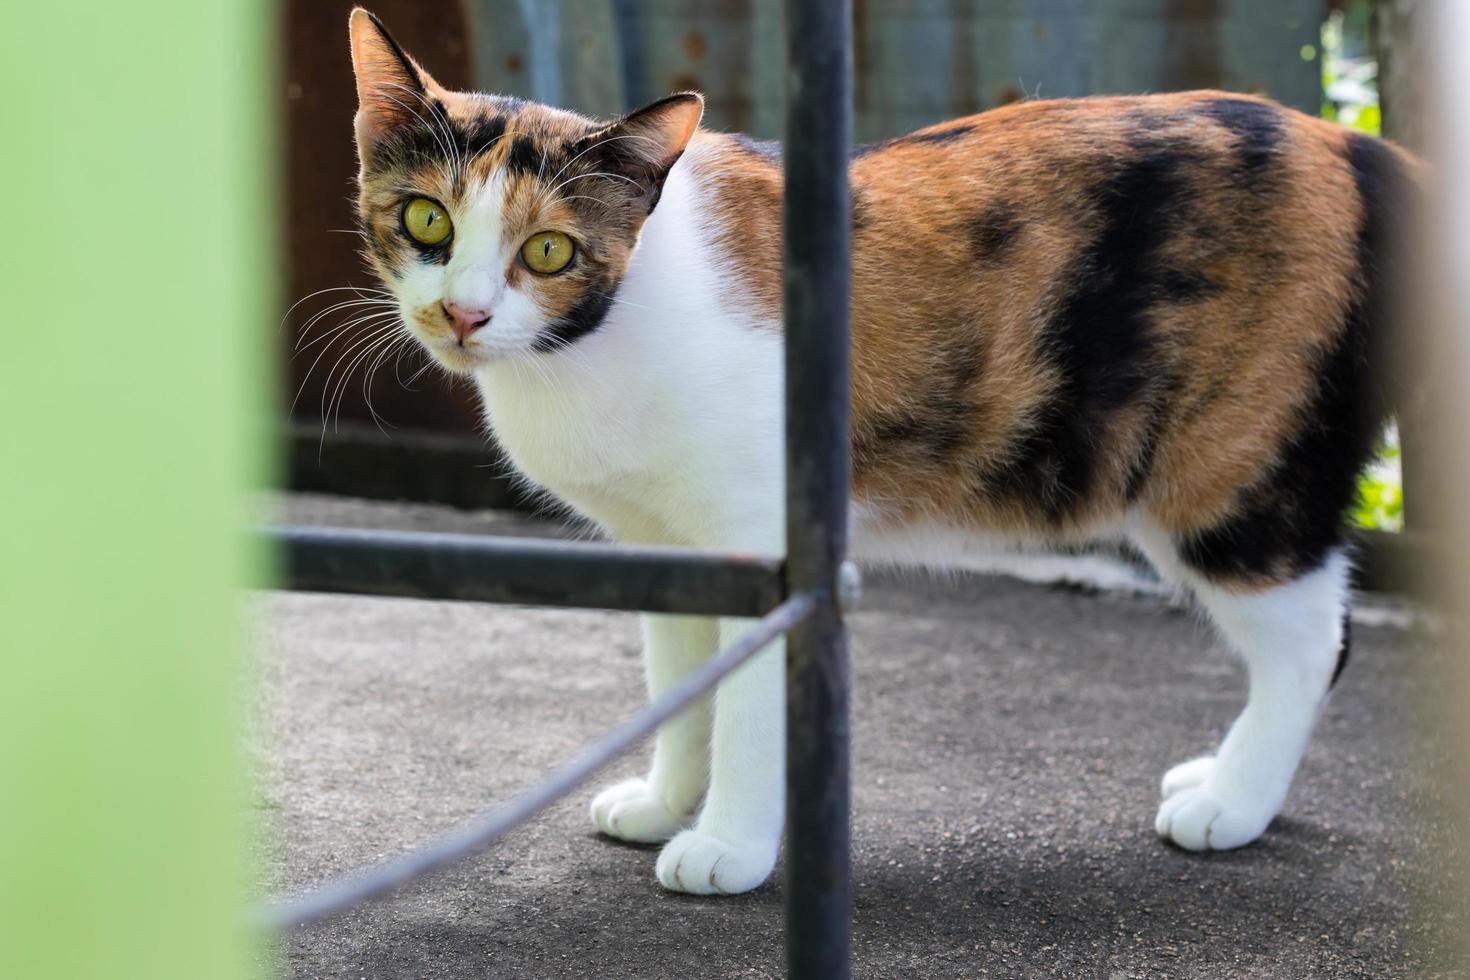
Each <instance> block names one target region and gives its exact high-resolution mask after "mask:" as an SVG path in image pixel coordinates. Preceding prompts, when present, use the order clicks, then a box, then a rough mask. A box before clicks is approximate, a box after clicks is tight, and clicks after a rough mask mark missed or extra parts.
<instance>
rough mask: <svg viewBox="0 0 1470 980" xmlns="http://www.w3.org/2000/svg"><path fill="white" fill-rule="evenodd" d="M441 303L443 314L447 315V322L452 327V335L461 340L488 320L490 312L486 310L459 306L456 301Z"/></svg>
mask: <svg viewBox="0 0 1470 980" xmlns="http://www.w3.org/2000/svg"><path fill="white" fill-rule="evenodd" d="M442 305H443V306H444V315H445V316H447V317H449V323H450V325H451V326H452V327H453V328H454V335H455V336H456V337H458V338H459V339H460V340H461V341H463V340H464V339H465V338H466V337H468V336H469V335H470V334H472V333H474V332H475V331H476V330H478V329H479V328H480V327H483V326H484V325H485V324H487V323H489V322H490V313H489V311H488V310H479V309H474V308H472V307H468V306H460V305H459V304H457V303H447V302H446V303H444V304H442Z"/></svg>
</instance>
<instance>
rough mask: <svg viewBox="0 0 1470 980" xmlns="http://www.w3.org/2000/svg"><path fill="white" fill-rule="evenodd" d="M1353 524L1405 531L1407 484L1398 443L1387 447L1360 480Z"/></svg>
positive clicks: (1378, 529)
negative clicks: (1405, 485) (1405, 488)
mask: <svg viewBox="0 0 1470 980" xmlns="http://www.w3.org/2000/svg"><path fill="white" fill-rule="evenodd" d="M1353 523H1354V524H1356V525H1357V526H1358V527H1366V528H1371V529H1373V530H1377V531H1401V530H1403V527H1404V486H1403V479H1402V477H1401V475H1400V472H1399V448H1398V447H1397V446H1394V445H1388V446H1385V447H1384V449H1383V451H1382V453H1381V454H1380V455H1379V457H1378V461H1377V462H1376V463H1374V465H1373V466H1372V467H1371V468H1370V469H1369V470H1368V472H1366V473H1364V474H1363V477H1362V479H1361V480H1359V481H1358V499H1357V503H1356V504H1355V505H1354V507H1353Z"/></svg>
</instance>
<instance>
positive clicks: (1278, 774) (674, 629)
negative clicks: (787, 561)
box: [395, 146, 1346, 893]
mask: <svg viewBox="0 0 1470 980" xmlns="http://www.w3.org/2000/svg"><path fill="white" fill-rule="evenodd" d="M698 152H699V150H698V148H697V146H696V148H694V149H691V151H690V153H691V154H696V153H698ZM502 193H503V188H502V187H501V186H500V185H499V182H498V181H496V182H492V183H491V184H490V185H488V186H486V187H485V188H483V189H481V191H480V192H479V194H478V195H477V196H476V197H475V199H474V200H473V201H472V202H471V204H470V205H469V206H468V207H467V208H466V210H465V213H462V214H456V215H454V219H455V227H456V239H455V248H454V253H453V256H452V258H451V260H450V262H449V264H448V266H447V267H442V268H441V267H438V266H431V265H428V264H425V265H424V267H423V268H422V269H419V270H415V271H414V273H413V274H412V275H411V277H410V278H409V280H408V281H406V282H400V283H397V284H395V285H396V286H397V288H398V291H399V296H400V300H401V302H402V305H403V307H404V310H405V318H406V319H407V321H408V322H409V323H410V324H415V323H419V322H420V321H418V320H416V319H415V317H416V316H423V315H432V314H433V311H435V310H436V309H437V304H438V303H439V302H440V301H441V300H451V301H453V302H456V303H459V304H461V305H467V306H474V307H476V308H481V309H487V310H489V311H491V313H492V321H491V323H490V324H489V325H487V326H486V327H485V328H482V329H481V330H479V331H477V332H476V333H474V334H472V335H471V337H470V340H469V341H468V342H466V344H464V345H463V347H461V346H459V345H458V344H455V343H454V342H453V340H452V338H446V337H445V336H444V335H443V332H442V331H440V333H439V335H438V336H434V335H432V334H431V333H430V332H426V331H424V330H423V329H418V330H416V333H418V334H419V338H420V340H421V341H423V342H424V343H425V345H426V346H427V347H428V348H429V349H430V351H431V352H433V353H434V354H435V355H436V356H438V357H440V358H441V360H443V361H444V363H446V364H447V365H449V366H450V367H452V368H455V369H457V370H461V371H465V370H468V371H469V372H470V373H472V375H473V377H474V379H475V381H476V384H477V386H478V388H479V391H480V394H481V395H482V398H483V401H484V407H485V414H486V418H487V420H488V422H489V424H490V426H491V427H492V428H493V430H494V432H495V435H496V437H497V438H498V440H499V441H500V443H501V445H502V446H503V447H504V449H505V450H506V452H507V453H508V454H509V456H510V458H511V459H512V460H513V461H514V463H515V465H516V466H517V467H518V468H519V470H520V471H521V472H522V473H523V474H524V475H525V476H526V477H527V478H528V479H529V480H531V481H533V482H535V483H536V484H537V485H539V486H541V487H543V488H545V489H547V490H549V491H550V492H551V493H553V494H554V495H556V496H557V497H559V498H560V499H562V500H563V501H565V502H567V503H569V504H570V505H571V506H573V507H574V508H575V509H576V510H578V511H580V512H581V513H582V514H583V515H585V516H587V517H589V518H591V519H592V520H594V521H596V522H597V523H599V524H600V525H601V526H602V527H603V528H605V529H606V530H607V531H608V532H609V533H610V534H611V535H612V537H614V538H615V539H616V540H618V541H622V542H628V543H661V544H676V545H687V546H695V547H703V548H719V549H735V550H744V551H755V552H765V553H772V554H775V553H779V552H780V551H781V550H782V548H783V540H784V530H783V529H784V515H783V489H782V486H783V477H784V474H783V425H782V417H781V405H782V349H781V340H780V331H779V328H778V325H777V324H773V323H769V322H762V320H761V319H760V317H759V316H758V315H757V314H756V313H755V312H754V310H755V309H756V306H755V304H750V305H748V306H743V305H739V304H738V303H736V302H734V301H732V299H731V297H736V296H738V295H739V291H738V288H736V287H735V285H734V283H733V281H732V277H731V276H730V275H729V274H728V271H729V270H726V269H722V268H721V267H720V265H719V260H718V259H717V258H716V256H717V255H718V253H717V252H716V251H715V250H714V249H713V247H712V244H711V236H710V234H709V233H708V228H707V224H706V223H707V221H708V217H707V216H706V215H705V214H704V213H703V212H702V211H701V208H700V202H701V200H702V199H703V198H702V192H701V189H700V188H699V187H698V186H697V185H696V181H695V178H694V176H693V168H691V166H690V165H689V162H688V158H687V157H686V160H685V161H684V162H681V163H680V164H678V165H677V166H675V168H674V169H673V171H672V173H671V174H670V176H669V178H668V181H667V183H666V185H665V188H664V191H663V196H662V199H661V201H660V203H659V205H658V207H657V208H656V210H655V211H654V213H653V215H652V216H651V217H650V218H649V220H648V222H647V223H646V225H645V227H644V229H643V233H642V239H641V242H640V244H639V246H638V248H637V250H636V252H635V253H634V256H633V259H632V262H631V265H630V267H629V269H628V272H627V275H626V276H625V278H624V280H623V282H622V284H621V286H620V288H619V290H618V293H617V297H616V300H615V302H614V305H613V308H612V310H611V312H610V313H609V314H608V316H607V317H606V319H605V320H604V321H603V323H602V324H601V325H600V326H599V328H598V329H597V330H595V331H594V332H592V333H591V334H589V335H587V336H585V337H582V338H580V339H579V340H578V341H577V342H576V343H574V344H572V345H571V346H570V347H568V348H566V349H564V350H561V351H558V352H556V353H554V354H538V353H534V352H532V351H531V344H532V341H533V340H534V338H535V336H536V334H537V332H538V331H539V330H540V329H541V328H542V326H543V324H541V323H540V322H539V319H538V317H539V314H538V313H537V311H536V308H535V305H534V303H532V302H531V300H530V298H529V297H527V296H525V295H522V294H521V293H519V292H518V291H517V290H515V289H512V288H510V287H509V286H508V285H507V283H506V278H505V276H504V274H503V272H502V271H501V270H503V269H504V268H506V267H507V266H508V263H509V261H511V258H512V256H513V255H514V252H513V250H514V249H515V248H516V247H517V243H514V242H507V241H505V240H504V239H503V236H502V233H501V227H500V216H499V215H500V195H501V194H502ZM425 311H428V313H425ZM853 532H854V548H855V552H856V553H858V554H861V555H863V556H864V557H868V558H875V559H879V560H885V561H899V562H906V563H917V564H927V565H933V564H937V563H938V562H940V561H942V560H944V559H945V558H947V557H952V554H951V553H952V552H953V551H954V549H955V546H956V543H958V544H959V549H960V551H961V552H964V553H967V554H969V555H970V557H971V558H973V557H974V554H973V553H974V551H975V549H977V548H983V547H985V546H989V545H993V544H994V543H995V542H991V541H988V540H983V539H980V538H977V537H975V536H973V535H971V536H961V535H957V534H956V532H955V531H954V529H952V528H946V527H944V526H942V525H934V526H926V527H919V528H912V527H911V528H908V529H907V530H905V531H902V532H898V531H894V530H891V529H887V528H886V527H885V524H884V522H883V520H882V518H881V515H880V514H878V513H877V512H875V511H872V510H867V509H864V508H863V507H862V506H861V505H855V509H854V527H853ZM1098 533H1099V535H1100V536H1104V537H1111V538H1117V537H1122V536H1125V535H1126V536H1127V537H1129V538H1131V539H1133V540H1134V541H1135V542H1136V543H1137V544H1138V546H1139V547H1140V548H1141V549H1142V550H1143V551H1144V553H1145V554H1146V555H1148V557H1149V558H1150V559H1151V560H1152V561H1153V562H1154V563H1155V565H1156V566H1157V567H1158V568H1159V570H1160V572H1161V573H1162V574H1164V575H1165V577H1167V578H1170V579H1172V580H1173V581H1175V582H1177V583H1179V584H1182V585H1185V586H1187V587H1189V588H1191V589H1193V590H1194V592H1195V593H1196V595H1197V596H1198V597H1199V599H1200V600H1201V602H1202V603H1203V605H1204V606H1205V608H1206V609H1207V610H1208V611H1209V612H1210V613H1211V615H1212V616H1214V618H1215V619H1216V621H1217V623H1219V625H1220V627H1221V629H1222V631H1224V633H1225V634H1226V636H1227V637H1228V638H1229V639H1230V640H1231V641H1232V642H1233V643H1234V644H1235V645H1236V646H1237V647H1238V648H1239V649H1240V651H1241V652H1242V654H1243V655H1244V657H1245V659H1246V661H1247V663H1248V664H1249V666H1250V668H1251V678H1252V679H1251V695H1250V702H1249V704H1248V706H1247V708H1246V710H1245V712H1244V713H1243V714H1242V715H1241V717H1240V720H1239V721H1237V722H1236V725H1235V726H1234V728H1232V730H1231V732H1230V735H1229V736H1228V737H1227V738H1226V739H1225V742H1224V743H1223V744H1222V746H1221V747H1220V749H1219V750H1218V752H1217V753H1216V755H1215V756H1214V757H1212V758H1210V759H1207V760H1196V761H1195V762H1192V763H1186V764H1185V765H1184V766H1182V767H1178V768H1176V769H1174V770H1171V772H1170V773H1169V775H1168V776H1167V777H1166V779H1165V783H1164V791H1165V794H1166V796H1167V799H1166V800H1165V802H1164V804H1163V807H1162V808H1161V809H1160V811H1159V816H1158V828H1159V832H1160V833H1161V834H1163V835H1164V836H1165V837H1168V838H1170V839H1172V840H1174V841H1175V842H1176V843H1178V844H1180V845H1182V846H1184V847H1190V848H1222V847H1234V846H1238V845H1239V844H1243V843H1246V842H1247V841H1248V840H1251V839H1253V838H1254V837H1256V836H1257V835H1259V834H1260V833H1261V831H1262V830H1263V829H1264V828H1265V826H1266V824H1267V823H1268V822H1269V820H1270V819H1271V817H1272V816H1273V815H1274V814H1275V812H1276V811H1277V809H1278V808H1279V806H1280V804H1281V801H1282V799H1283V797H1284V796H1285V793H1286V789H1287V786H1288V785H1289V783H1290V780H1291V775H1292V773H1293V771H1294V770H1295V768H1296V763H1297V760H1298V759H1299V758H1300V755H1301V753H1302V750H1303V748H1304V747H1305V744H1306V738H1307V735H1308V733H1309V732H1310V729H1311V724H1312V719H1313V717H1314V716H1315V713H1316V709H1317V706H1318V704H1319V703H1320V701H1321V699H1322V696H1323V694H1324V692H1325V691H1326V688H1327V681H1328V678H1329V677H1330V675H1331V670H1332V665H1333V663H1334V661H1335V657H1336V651H1337V646H1338V643H1339V640H1340V636H1339V630H1340V613H1341V608H1342V603H1343V601H1344V599H1345V570H1346V562H1345V561H1344V560H1343V559H1342V557H1341V556H1335V557H1334V558H1333V559H1332V561H1331V562H1329V563H1328V565H1327V567H1326V568H1324V569H1323V570H1321V571H1320V572H1317V573H1313V574H1312V575H1309V576H1307V577H1306V578H1304V579H1302V580H1301V581H1299V582H1297V583H1295V584H1293V585H1289V586H1286V587H1284V588H1282V589H1278V590H1275V591H1273V592H1271V593H1268V594H1266V595H1258V596H1253V597H1243V596H1237V595H1232V594H1229V593H1226V592H1223V591H1220V590H1217V589H1213V588H1211V587H1209V586H1208V585H1207V584H1205V583H1203V582H1201V581H1199V580H1197V579H1196V578H1194V577H1192V576H1191V575H1190V574H1189V573H1188V572H1187V570H1186V569H1185V568H1184V567H1183V566H1182V564H1181V563H1180V562H1179V561H1178V560H1177V558H1176V557H1175V555H1174V551H1173V548H1172V546H1171V545H1170V544H1169V542H1168V540H1167V538H1165V537H1164V536H1163V535H1161V534H1159V533H1157V532H1156V531H1154V530H1152V529H1150V528H1149V527H1148V526H1147V525H1146V524H1145V523H1143V522H1142V521H1134V522H1133V523H1132V524H1130V525H1129V526H1128V527H1124V528H1115V529H1100V530H1099V532H1098ZM747 628H748V623H747V622H745V621H739V620H719V621H714V620H711V619H706V618H699V617H669V616H649V617H646V620H645V630H646V660H647V669H648V682H649V693H650V695H651V696H654V697H657V696H658V695H659V694H661V693H662V692H663V691H665V690H667V689H668V688H669V687H670V686H671V685H672V684H673V683H675V682H676V681H677V680H678V679H679V678H680V677H682V676H683V675H684V674H685V673H686V672H687V671H688V670H690V669H691V668H692V667H694V666H695V665H696V664H698V663H700V662H701V661H703V660H704V659H706V658H707V657H709V656H710V654H711V653H712V651H714V650H715V649H716V647H717V646H724V645H727V644H729V643H730V642H732V641H733V640H734V638H735V637H736V636H738V635H739V634H740V633H741V631H743V630H744V629H747ZM783 685H784V653H783V648H782V645H781V644H780V643H777V644H775V645H773V646H772V647H771V648H770V649H768V650H767V651H766V652H765V653H763V654H761V655H760V656H758V657H757V658H756V659H755V660H753V661H751V663H750V664H748V665H747V666H746V667H744V668H743V669H741V670H740V671H738V672H736V673H735V674H734V675H732V676H731V677H730V678H729V679H728V680H727V681H726V682H725V683H724V684H723V685H722V686H721V687H720V688H719V689H718V691H717V693H716V694H715V696H714V698H713V701H714V703H713V705H710V704H704V705H701V706H699V707H697V708H695V709H694V710H692V711H690V712H688V713H687V714H685V715H684V716H682V717H680V718H679V719H677V720H675V721H674V722H671V723H670V724H669V725H667V726H665V728H664V729H663V730H662V731H661V732H660V733H659V736H658V739H657V742H656V745H655V749H654V758H653V765H652V768H651V770H650V772H649V775H648V776H647V778H645V779H637V780H629V781H626V782H623V783H619V784H617V785H615V786H613V787H611V788H609V789H607V790H605V791H604V792H602V793H601V794H599V795H598V796H597V797H596V798H595V799H594V800H593V803H592V819H593V821H594V823H595V824H596V826H597V827H598V829H600V830H601V831H603V832H604V833H607V834H610V835H612V836H616V837H620V838H623V839H625V840H632V841H644V842H652V841H665V840H667V841H668V843H667V844H666V845H665V847H664V849H663V852H662V853H661V855H660V856H659V859H658V863H657V875H658V879H659V881H660V882H662V883H663V885H664V886H666V887H668V888H671V889H675V890H679V891H687V892H696V893H735V892H741V891H745V890H748V889H750V888H754V887H755V886H757V885H759V884H760V883H761V882H762V881H764V880H765V879H766V877H767V876H768V875H769V874H770V872H771V869H772V867H773V866H774V864H775V860H776V852H777V848H778V845H779V841H780V835H781V824H782V813H783V808H784V800H783V795H784V772H783V769H784V736H783V726H784V687H783Z"/></svg>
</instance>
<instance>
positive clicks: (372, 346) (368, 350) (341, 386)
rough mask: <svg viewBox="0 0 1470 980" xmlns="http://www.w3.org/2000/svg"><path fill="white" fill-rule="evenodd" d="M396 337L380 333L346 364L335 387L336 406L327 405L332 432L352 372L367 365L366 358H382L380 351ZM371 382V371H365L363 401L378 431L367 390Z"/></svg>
mask: <svg viewBox="0 0 1470 980" xmlns="http://www.w3.org/2000/svg"><path fill="white" fill-rule="evenodd" d="M398 336H399V334H398V333H397V331H390V332H387V333H384V332H381V331H380V332H379V334H378V335H377V336H375V337H374V338H373V341H372V342H371V343H369V344H368V345H367V346H366V347H365V348H364V349H363V351H362V352H361V353H359V354H358V355H357V356H356V357H355V358H353V359H352V361H350V362H349V363H348V365H347V367H346V369H345V370H343V372H342V380H341V381H340V382H339V383H338V386H337V395H336V405H335V406H330V405H329V409H328V410H329V412H330V413H331V414H332V416H333V417H334V421H333V423H332V430H333V431H334V432H335V431H337V428H338V425H339V424H340V422H341V419H342V404H343V402H345V401H346V399H347V388H348V383H349V382H350V381H351V380H352V375H353V372H354V371H356V370H357V369H358V367H359V366H360V365H363V364H367V363H368V358H370V357H373V356H375V355H376V356H379V357H381V356H382V354H381V352H382V350H383V349H384V348H385V347H386V346H387V345H388V344H391V343H393V341H394V340H395V339H397V337H398ZM371 381H372V371H371V370H368V371H365V372H364V375H363V389H362V390H363V400H364V401H365V403H366V404H367V409H368V413H369V415H370V416H371V417H372V419H373V421H374V423H376V424H377V425H378V428H379V430H382V428H383V426H382V422H381V421H380V420H379V418H378V413H377V412H376V411H375V410H374V409H373V402H372V393H371V392H370V391H369V390H368V384H369V383H370V382H371Z"/></svg>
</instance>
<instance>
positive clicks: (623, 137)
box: [551, 133, 658, 184]
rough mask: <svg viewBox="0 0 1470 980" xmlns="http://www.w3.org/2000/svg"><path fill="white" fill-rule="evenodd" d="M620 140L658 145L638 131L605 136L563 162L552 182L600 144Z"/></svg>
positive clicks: (603, 144)
mask: <svg viewBox="0 0 1470 980" xmlns="http://www.w3.org/2000/svg"><path fill="white" fill-rule="evenodd" d="M619 140H643V141H644V142H646V143H653V144H654V145H655V146H657V145H658V144H657V141H655V140H652V139H649V138H648V137H647V136H641V135H639V134H637V133H623V134H622V135H620V136H608V137H605V138H603V139H600V140H598V141H597V142H596V143H590V144H588V145H587V146H584V147H583V148H582V149H581V151H580V152H578V153H577V154H576V155H575V156H573V157H572V158H571V159H570V160H568V161H567V162H566V163H564V164H562V167H561V169H560V170H558V171H557V172H556V173H555V174H553V175H552V178H551V182H552V183H553V184H554V183H556V182H557V181H558V180H560V179H561V175H562V174H564V173H566V172H567V168H568V167H570V166H571V165H572V164H574V163H576V162H577V161H578V160H579V159H581V158H582V157H583V156H584V155H586V154H588V153H591V152H592V151H593V150H595V149H597V148H598V147H599V146H605V145H607V144H608V143H616V142H618V141H619Z"/></svg>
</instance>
